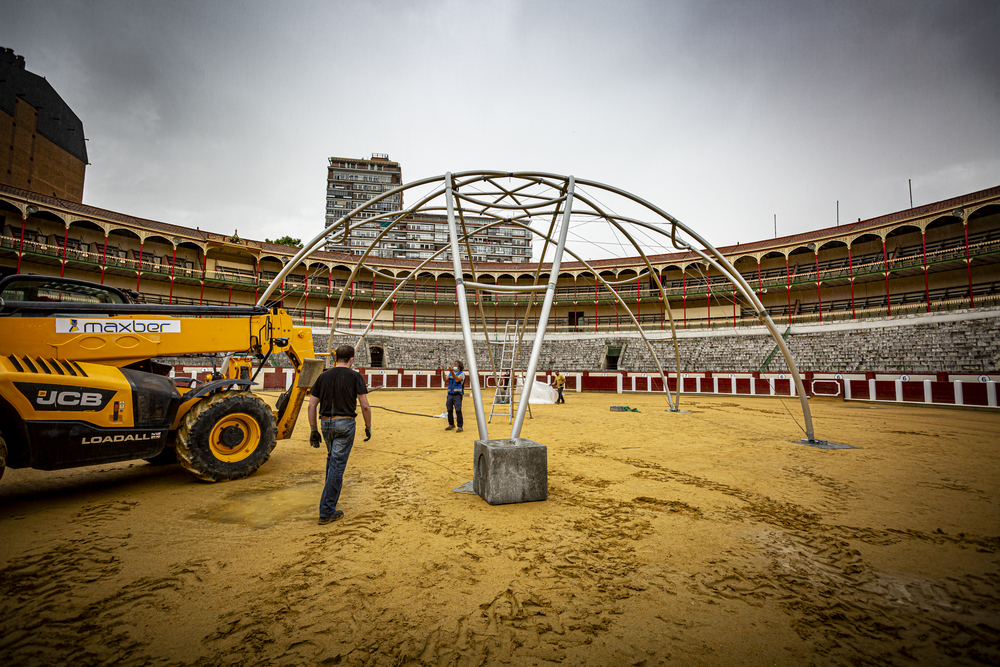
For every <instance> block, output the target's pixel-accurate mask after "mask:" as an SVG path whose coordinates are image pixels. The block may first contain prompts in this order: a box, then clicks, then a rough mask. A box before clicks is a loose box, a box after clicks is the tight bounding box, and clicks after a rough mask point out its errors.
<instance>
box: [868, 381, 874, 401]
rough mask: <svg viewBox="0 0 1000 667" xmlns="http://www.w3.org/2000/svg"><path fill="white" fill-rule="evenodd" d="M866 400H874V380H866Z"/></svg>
mask: <svg viewBox="0 0 1000 667" xmlns="http://www.w3.org/2000/svg"><path fill="white" fill-rule="evenodd" d="M868 400H869V401H874V400H875V380H869V381H868Z"/></svg>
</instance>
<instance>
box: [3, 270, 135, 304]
mask: <svg viewBox="0 0 1000 667" xmlns="http://www.w3.org/2000/svg"><path fill="white" fill-rule="evenodd" d="M0 299H3V301H4V302H9V301H31V302H42V303H102V304H103V303H135V299H133V298H132V297H131V295H130V294H129V293H128V292H125V291H123V290H120V289H116V288H114V287H108V286H107V285H99V284H97V283H91V282H87V281H85V280H74V279H72V278H55V277H52V276H36V275H30V274H16V275H13V276H7V277H6V278H4V279H3V280H0Z"/></svg>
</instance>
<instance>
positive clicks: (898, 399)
mask: <svg viewBox="0 0 1000 667" xmlns="http://www.w3.org/2000/svg"><path fill="white" fill-rule="evenodd" d="M893 384H895V385H896V402H897V403H902V402H903V381H902V380H896V381H895V382H893Z"/></svg>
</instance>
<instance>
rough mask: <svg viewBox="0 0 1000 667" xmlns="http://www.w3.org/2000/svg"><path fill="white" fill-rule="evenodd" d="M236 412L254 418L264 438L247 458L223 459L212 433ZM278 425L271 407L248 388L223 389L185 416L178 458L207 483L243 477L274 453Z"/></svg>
mask: <svg viewBox="0 0 1000 667" xmlns="http://www.w3.org/2000/svg"><path fill="white" fill-rule="evenodd" d="M232 414H243V415H248V416H250V417H252V418H253V419H254V420H255V421H256V422H257V424H258V426H259V428H260V439H259V441H258V442H257V443H256V446H255V447H253V450H252V452H251V453H250V455H249V456H247V457H246V458H244V459H242V460H240V461H235V462H228V461H222V460H220V459H219V458H218V457H216V456H215V454H214V453H213V452H212V448H211V447H210V445H209V436H210V433H211V431H212V428H213V427H214V426H215V424H216V423H217V422H218V421H219V420H220V419H222V418H224V417H226V416H228V415H232ZM276 435H277V426H276V425H275V422H274V415H273V414H272V413H271V409H270V408H269V407H268V406H267V404H266V403H264V401H262V400H261V399H260V398H259V397H257V396H255V395H253V394H251V393H249V392H244V391H221V392H218V393H216V394H213V395H211V396H209V397H208V398H205V399H202V400H200V401H198V403H197V404H196V405H194V406H193V407H192V408H191V410H190V411H189V412H188V413H187V415H185V416H184V419H183V420H182V422H181V426H180V428H179V429H178V431H177V440H176V451H177V460H178V461H179V462H180V464H181V465H182V466H183V467H184V468H185V469H186V470H188V471H189V472H190V473H192V474H193V475H194V476H195V477H198V478H199V479H202V480H204V481H206V482H218V481H222V480H234V479H242V478H244V477H247V476H248V475H251V474H253V473H254V472H255V471H256V470H257V469H258V468H259V467H260V466H261V465H263V464H264V463H265V462H266V461H267V460H268V458H270V456H271V452H272V451H273V450H274V447H275V444H276Z"/></svg>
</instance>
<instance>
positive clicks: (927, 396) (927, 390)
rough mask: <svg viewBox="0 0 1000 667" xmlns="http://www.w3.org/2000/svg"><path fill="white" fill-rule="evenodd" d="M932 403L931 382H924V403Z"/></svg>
mask: <svg viewBox="0 0 1000 667" xmlns="http://www.w3.org/2000/svg"><path fill="white" fill-rule="evenodd" d="M933 402H934V392H932V391H931V381H930V380H924V403H933Z"/></svg>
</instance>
